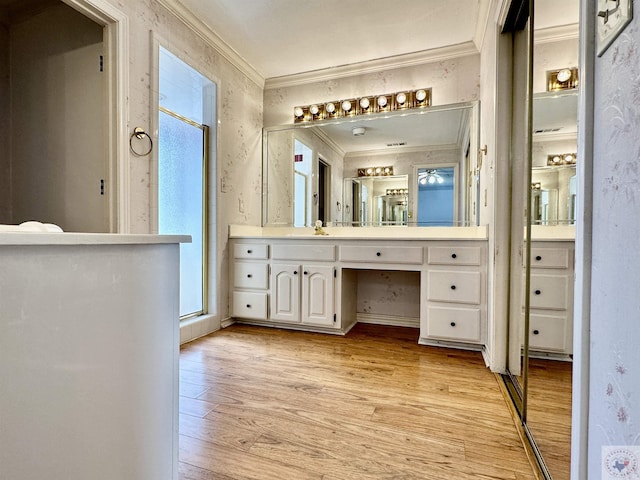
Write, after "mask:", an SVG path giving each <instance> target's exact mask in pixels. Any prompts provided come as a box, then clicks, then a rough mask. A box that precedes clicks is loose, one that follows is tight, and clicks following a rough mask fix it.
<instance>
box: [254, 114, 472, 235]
mask: <svg viewBox="0 0 640 480" xmlns="http://www.w3.org/2000/svg"><path fill="white" fill-rule="evenodd" d="M478 118H479V104H478V102H470V103H461V104H455V105H444V106H435V107H428V108H425V109H420V110H412V111H399V112H392V113H385V114H374V115H370V116H364V117H363V116H361V117H357V118H349V119H334V120H326V121H321V122H314V123H311V124H308V123H307V124H295V125H285V126H280V127H270V128H265V129H264V132H263V226H287V227H292V226H311V225H313V224H314V223H315V221H316V220H318V219H320V220H322V221H323V223H324V224H325V225H331V226H386V225H394V226H397V225H405V226H430V225H449V226H458V225H460V226H464V225H476V224H477V222H478V215H477V211H478V204H477V203H478V202H477V198H478V193H477V190H478V184H479V173H478V172H479V165H478V151H479V148H478V147H479V146H478V137H479V124H478ZM385 169H386V170H385ZM367 170H370V173H367ZM376 170H378V172H376ZM434 212H436V213H434ZM442 212H444V213H442ZM428 215H431V216H428ZM425 218H426V220H425ZM443 218H444V219H445V220H443Z"/></svg>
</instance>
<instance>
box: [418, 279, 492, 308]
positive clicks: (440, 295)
mask: <svg viewBox="0 0 640 480" xmlns="http://www.w3.org/2000/svg"><path fill="white" fill-rule="evenodd" d="M480 278H481V277H480V272H452V271H431V272H429V273H428V276H427V282H428V285H427V292H428V293H427V298H428V300H430V301H432V302H452V303H469V304H474V305H479V304H480V291H481V289H480Z"/></svg>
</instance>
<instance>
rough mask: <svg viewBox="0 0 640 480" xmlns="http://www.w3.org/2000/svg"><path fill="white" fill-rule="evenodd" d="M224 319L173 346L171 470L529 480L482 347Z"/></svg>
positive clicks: (298, 477)
mask: <svg viewBox="0 0 640 480" xmlns="http://www.w3.org/2000/svg"><path fill="white" fill-rule="evenodd" d="M417 335H418V333H417V330H416V329H407V328H397V327H382V326H374V325H363V324H358V325H356V327H355V328H354V329H353V330H352V331H351V332H350V333H349V334H348V335H347V336H345V337H339V336H333V335H323V334H313V333H304V332H295V331H286V330H279V329H271V328H261V327H253V326H248V325H238V324H236V325H232V326H231V327H229V328H226V329H224V330H221V331H219V332H216V333H214V334H212V335H209V336H207V337H205V338H203V339H200V340H196V341H194V342H191V343H189V344H187V345H185V346H183V348H182V352H181V356H180V382H181V383H180V387H181V390H180V392H181V393H180V395H181V396H180V479H181V480H205V479H206V480H213V479H216V480H231V479H234V480H235V479H242V480H244V479H258V480H263V479H287V480H303V479H321V480H348V479H353V480H356V479H357V480H368V479H388V480H390V479H394V480H397V479H407V480H408V479H424V480H447V479H451V480H454V479H455V480H467V479H469V480H470V479H494V480H495V479H510V480H534V479H535V476H534V474H533V472H532V468H531V466H530V464H529V462H528V459H527V457H526V455H525V452H524V449H523V447H522V444H521V442H520V438H519V437H518V434H517V432H516V429H515V426H514V423H513V420H512V418H511V416H510V413H509V410H508V408H507V405H506V403H505V400H504V398H503V396H502V393H501V391H500V388H499V386H498V383H497V380H496V378H495V376H494V375H493V374H492V373H491V372H490V371H489V370H488V369H487V368H486V367H485V365H484V362H483V360H482V357H481V355H480V353H478V352H466V351H460V350H451V349H444V348H434V347H425V346H420V345H418V344H417Z"/></svg>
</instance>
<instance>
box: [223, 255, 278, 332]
mask: <svg viewBox="0 0 640 480" xmlns="http://www.w3.org/2000/svg"><path fill="white" fill-rule="evenodd" d="M232 251H233V260H232V262H231V282H232V287H233V288H232V298H231V312H232V315H233V316H236V317H240V318H251V319H255V320H266V319H267V315H268V312H267V298H268V288H269V263H268V261H267V260H268V258H269V246H268V245H266V244H260V243H239V244H234V245H233V247H232Z"/></svg>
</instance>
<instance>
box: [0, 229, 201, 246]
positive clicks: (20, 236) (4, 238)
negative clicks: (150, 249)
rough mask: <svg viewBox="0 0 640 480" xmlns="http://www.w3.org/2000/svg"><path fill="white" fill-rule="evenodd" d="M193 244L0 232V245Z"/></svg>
mask: <svg viewBox="0 0 640 480" xmlns="http://www.w3.org/2000/svg"><path fill="white" fill-rule="evenodd" d="M163 243H191V236H189V235H144V234H119V233H72V232H64V233H62V232H59V233H55V232H54V233H44V232H0V245H133V244H136V245H143V244H163Z"/></svg>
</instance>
